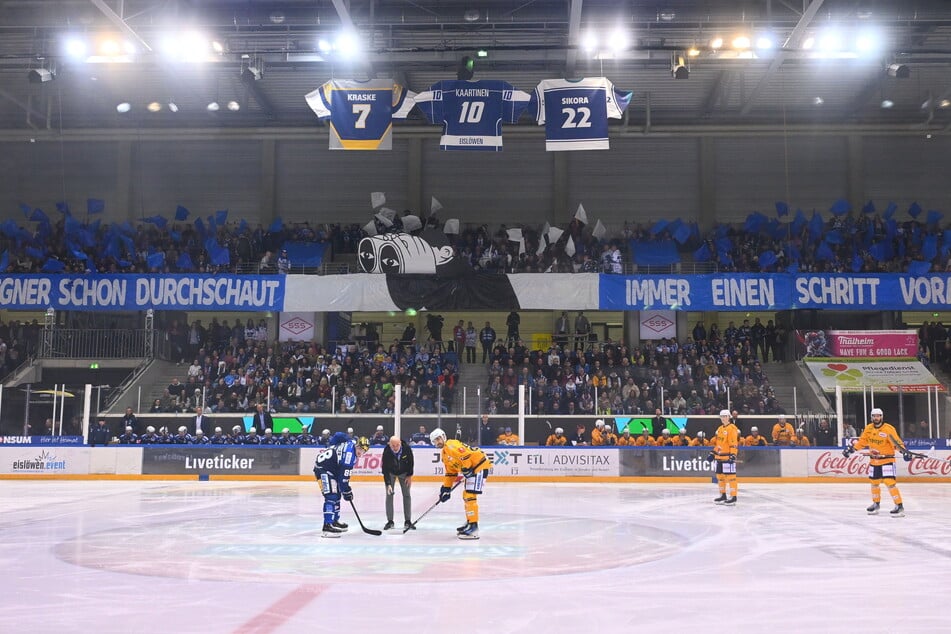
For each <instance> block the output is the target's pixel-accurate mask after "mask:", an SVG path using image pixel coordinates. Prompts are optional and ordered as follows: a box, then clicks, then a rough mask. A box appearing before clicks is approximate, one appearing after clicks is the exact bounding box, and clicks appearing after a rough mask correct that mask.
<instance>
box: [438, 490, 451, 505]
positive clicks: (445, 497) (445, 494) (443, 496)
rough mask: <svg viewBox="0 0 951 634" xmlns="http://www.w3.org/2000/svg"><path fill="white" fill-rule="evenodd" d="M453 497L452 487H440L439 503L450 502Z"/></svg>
mask: <svg viewBox="0 0 951 634" xmlns="http://www.w3.org/2000/svg"><path fill="white" fill-rule="evenodd" d="M451 497H452V488H450V487H439V501H440V502H448V501H449V498H451Z"/></svg>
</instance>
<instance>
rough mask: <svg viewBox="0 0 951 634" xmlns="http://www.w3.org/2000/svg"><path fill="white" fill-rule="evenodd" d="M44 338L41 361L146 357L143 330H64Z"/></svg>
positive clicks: (145, 333)
mask: <svg viewBox="0 0 951 634" xmlns="http://www.w3.org/2000/svg"><path fill="white" fill-rule="evenodd" d="M47 334H48V335H49V337H50V339H49V349H47V348H46V346H42V347H41V349H40V357H41V358H49V359H90V358H94V359H129V358H135V357H145V356H147V346H146V338H147V337H148V336H149V333H148V331H147V330H139V329H136V330H127V329H76V328H68V329H57V330H53V331H51V332H49V333H47Z"/></svg>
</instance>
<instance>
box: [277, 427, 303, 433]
mask: <svg viewBox="0 0 951 634" xmlns="http://www.w3.org/2000/svg"><path fill="white" fill-rule="evenodd" d="M304 431H306V430H304V429H302V430H300V433H302V434H303V433H304ZM281 433H282V434H289V433H291V430H290V429H289V428H287V427H285V428H284V429H282V430H281Z"/></svg>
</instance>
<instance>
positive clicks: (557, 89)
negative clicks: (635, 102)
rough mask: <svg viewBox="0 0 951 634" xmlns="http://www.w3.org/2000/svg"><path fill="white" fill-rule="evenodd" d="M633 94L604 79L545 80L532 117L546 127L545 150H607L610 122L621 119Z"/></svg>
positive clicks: (535, 94)
mask: <svg viewBox="0 0 951 634" xmlns="http://www.w3.org/2000/svg"><path fill="white" fill-rule="evenodd" d="M630 102H631V93H622V92H619V91H618V90H617V89H616V88H615V87H614V84H612V83H611V82H610V81H608V80H607V79H606V78H604V77H586V78H585V79H577V80H572V79H545V80H543V81H542V82H541V83H540V84H538V86H537V87H536V88H535V93H534V94H533V95H532V103H531V110H530V111H531V113H532V114H533V115H534V116H535V120H536V121H537V122H538V124H539V125H544V126H545V149H546V150H548V151H549V152H557V151H561V150H607V149H609V143H608V118H611V119H620V118H621V117H622V116H623V113H624V109H625V108H627V105H628V104H629V103H630Z"/></svg>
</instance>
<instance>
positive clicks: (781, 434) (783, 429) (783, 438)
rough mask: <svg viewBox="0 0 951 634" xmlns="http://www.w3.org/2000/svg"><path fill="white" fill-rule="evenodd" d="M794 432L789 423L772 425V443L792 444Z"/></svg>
mask: <svg viewBox="0 0 951 634" xmlns="http://www.w3.org/2000/svg"><path fill="white" fill-rule="evenodd" d="M795 440H796V432H795V430H794V429H793V428H792V425H790V424H789V423H776V424H775V425H773V442H774V443H777V444H780V445H787V444H794V443H795Z"/></svg>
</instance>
